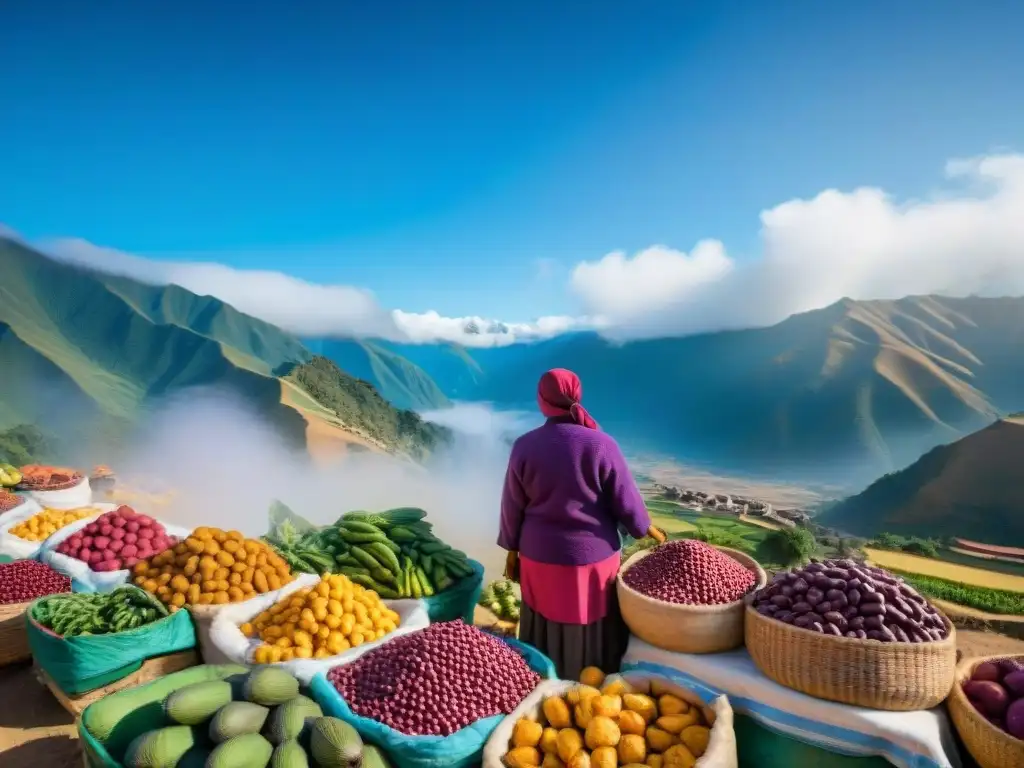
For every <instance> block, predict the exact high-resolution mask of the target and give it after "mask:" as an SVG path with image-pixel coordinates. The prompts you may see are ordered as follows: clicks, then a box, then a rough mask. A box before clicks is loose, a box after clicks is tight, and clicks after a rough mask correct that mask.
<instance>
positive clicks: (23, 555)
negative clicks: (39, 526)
mask: <svg viewBox="0 0 1024 768" xmlns="http://www.w3.org/2000/svg"><path fill="white" fill-rule="evenodd" d="M81 506H82V507H92V508H95V509H96V510H97V511H96V514H95V515H94V516H92V517H91V518H82V519H83V520H86V521H88V520H90V519H92V520H95V519H96V518H97V517H99V516H100V515H101V514H103V513H104V512H106V511H108V510H109V509H115V506H114V505H113V504H82V505H81ZM44 508H45V509H57V508H56V507H41V506H40V505H39V502H37V501H35V500H34V499H31V498H30V499H28V500H26V501H25V503H24V504H19V505H18V506H17V507H15V508H14V509H12V510H11V511H10V512H8V513H7V514H5V515H4V516H3V517H0V555H7V556H8V557H13V558H16V559H18V560H28V559H31V558H33V557H35V556H36V555H38V554H39V552H40V551H42V549H43V547H44V546H45V545H46V543H47V542H48V541H50V539H52V538H53V537H54V536H57V535H58V534H60V533H62V532H63V531H64V528H61V529H60V530H59V531H57V532H56V533H54V534H53V535H52V536H50V537H49V538H47V539H43V540H42V541H29V540H28V539H23V538H21V537H20V536H15V535H14V534H13V533H10V532H9V531H10V529H11V528H13V527H14V526H16V525H17V524H18V523H21V522H24V521H25V520H28V519H29V518H31V517H35V516H36V515H38V514H39V513H40V512H42V511H43V509H44ZM75 508H76V507H68V508H67V509H64V510H60V511H67V510H68V509H75ZM79 522H81V521H80V520H76V521H75V522H74V523H72V524H71V525H77V524H78V523H79ZM71 525H68V526H65V528H70V527H71Z"/></svg>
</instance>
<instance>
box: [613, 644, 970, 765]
mask: <svg viewBox="0 0 1024 768" xmlns="http://www.w3.org/2000/svg"><path fill="white" fill-rule="evenodd" d="M634 669H635V670H638V671H643V672H648V673H653V674H659V675H662V676H664V677H667V678H669V679H671V680H674V681H676V682H678V683H679V684H681V685H684V686H686V687H687V688H689V689H691V690H693V692H694V693H696V694H697V695H698V696H700V697H701V699H703V700H704V701H711V700H712V699H713V698H714V697H715V696H718V695H720V694H723V693H724V694H725V695H726V696H728V697H729V703H730V704H731V705H732V708H733V710H734V711H735V712H736V713H737V714H743V715H747V716H749V717H750V718H751V719H752V720H754V721H755V722H756V723H758V724H759V725H761V726H763V727H765V728H767V729H768V730H771V731H774V732H776V733H780V734H783V735H785V736H789V737H791V738H793V739H796V740H798V741H801V742H804V743H806V744H810V745H813V746H815V747H819V748H821V749H823V750H825V751H827V752H833V753H838V754H841V755H854V756H869V755H878V756H881V757H884V758H885V759H887V760H888V761H889V762H890V763H892V764H893V765H896V766H900V768H961V766H962V763H961V761H960V757H959V754H958V752H957V748H956V742H955V739H954V736H953V731H952V728H951V725H950V721H949V717H948V716H947V714H946V710H945V708H944V707H937V708H935V709H929V710H923V711H919V712H881V711H878V710H873V709H865V708H863V707H851V706H847V705H845V704H837V703H835V702H831V701H824V700H822V699H816V698H813V697H811V696H807V695H806V694H803V693H799V692H797V691H793V690H790V689H789V688H786V687H784V686H781V685H779V684H778V683H776V682H774V681H772V680H770V679H768V678H767V677H766V676H765V675H764V674H763V673H762V672H761V671H760V670H759V669H758V668H757V667H756V666H755V665H754V662H753V660H752V659H751V658H750V654H748V653H747V651H746V649H744V648H741V649H739V650H736V651H730V652H728V653H718V654H708V655H691V654H685V653H673V652H671V651H663V650H661V649H660V648H655V647H654V646H652V645H649V644H648V643H645V642H644V641H642V640H640V639H639V638H637V637H631V638H630V641H629V647H628V649H627V651H626V655H625V656H624V657H623V659H622V671H624V672H625V671H628V670H634ZM739 749H740V756H741V760H740V762H741V764H742V762H743V761H742V754H743V744H740V745H739ZM762 768H776V766H775V765H771V766H770V765H764V766H762ZM778 768H789V766H788V765H786V766H785V767H783V765H782V763H779V764H778ZM815 768H827V763H824V762H822V764H821V765H820V766H815Z"/></svg>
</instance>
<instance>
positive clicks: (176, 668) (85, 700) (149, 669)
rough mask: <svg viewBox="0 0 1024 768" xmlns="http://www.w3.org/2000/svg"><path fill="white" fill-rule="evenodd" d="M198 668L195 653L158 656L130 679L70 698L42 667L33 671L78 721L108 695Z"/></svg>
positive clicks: (197, 658) (147, 661) (146, 662)
mask: <svg viewBox="0 0 1024 768" xmlns="http://www.w3.org/2000/svg"><path fill="white" fill-rule="evenodd" d="M197 664H199V654H198V653H197V652H196V651H195V650H191V651H181V652H180V653H171V654H168V655H167V656H157V657H155V658H152V659H147V660H146V661H145V662H144V663H143V665H142V666H141V667H140V668H139V669H137V670H136V671H135V672H133V673H132V674H130V675H128V677H123V678H121V679H120V680H117V681H115V682H113V683H111V684H110V685H107V686H104V687H103V688H97V689H96V690H95V691H89V692H88V693H83V694H82V695H81V696H69V695H68V694H66V693H64V691H62V690H61V689H60V686H58V685H57V684H56V683H55V682H53V680H51V679H50V676H49V675H48V674H46V672H45V670H43V669H42V668H41V667H39V666H35V667H33V671H34V672H35V675H36V679H38V680H39V682H40V683H42V684H43V685H45V686H46V687H47V688H49V689H50V693H52V694H53V695H54V698H56V699H57V701H59V702H60V705H61V706H62V707H64V709H66V710H67V711H68V712H70V713H71V714H72V715H74V716H75V717H78V716H79V715H81V714H82V712H84V711H85V708H86V707H88V706H89V705H90V704H92V703H93V702H95V701H99V700H100V699H102V698H103V697H104V696H106V695H107V694H110V693H116V692H117V691H123V690H124V689H125V688H134V687H135V686H137V685H143V684H144V683H151V682H153V681H154V680H156V679H157V678H159V677H163V676H164V675H169V674H171V673H172V672H180V671H181V670H183V669H187V668H188V667H194V666H196V665H197Z"/></svg>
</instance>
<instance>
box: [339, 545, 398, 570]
mask: <svg viewBox="0 0 1024 768" xmlns="http://www.w3.org/2000/svg"><path fill="white" fill-rule="evenodd" d="M390 551H391V550H390V549H389V550H388V552H390ZM348 553H349V554H350V555H352V557H354V558H355V559H356V560H358V561H359V564H360V565H361V566H363V567H364V568H366V569H368V570H370V571H372V570H373V569H374V568H377V567H379V566H380V563H379V562H377V558H375V557H374V556H373V555H371V554H370V553H369V552H368V551H367V550H366V549H365V548H364V547H363V546H361V545H360V546H354V547H352V549H350V550H349V551H348Z"/></svg>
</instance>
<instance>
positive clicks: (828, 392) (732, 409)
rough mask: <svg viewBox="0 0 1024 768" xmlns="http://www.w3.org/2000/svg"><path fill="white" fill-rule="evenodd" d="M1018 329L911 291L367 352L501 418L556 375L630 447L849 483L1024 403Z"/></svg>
mask: <svg viewBox="0 0 1024 768" xmlns="http://www.w3.org/2000/svg"><path fill="white" fill-rule="evenodd" d="M1021 329H1024V299H1021V298H994V299H980V298H968V299H949V298H943V297H933V296H924V297H909V298H905V299H901V300H899V301H862V302H858V301H851V300H843V301H841V302H838V303H836V304H834V305H832V306H830V307H826V308H824V309H821V310H816V311H813V312H807V313H804V314H801V315H795V316H793V317H790V318H789V319H787V320H785V321H783V322H781V323H779V324H778V325H775V326H772V327H770V328H760V329H750V330H741V331H727V332H721V333H706V334H700V335H696V336H689V337H685V338H672V339H653V340H646V341H636V342H631V343H627V344H614V343H612V342H609V341H607V340H605V339H603V338H601V337H600V336H598V335H597V334H593V333H578V334H571V335H566V336H562V337H558V338H555V339H552V340H549V341H544V342H539V343H535V344H518V345H513V346H511V347H501V348H489V349H470V350H457V348H453V347H451V346H446V345H396V344H388V343H385V342H378V343H377V344H378V345H379V346H381V347H383V348H385V349H388V350H389V351H391V352H393V353H395V354H397V355H401V356H402V357H404V358H406V359H407V360H410V361H411V362H413V363H414V364H415V365H416V367H417V369H418V370H419V371H422V375H426V376H429V377H430V378H431V379H432V380H433V381H434V383H435V384H436V385H437V387H438V388H439V389H440V390H441V391H443V392H444V393H445V395H447V396H448V397H449V398H452V399H457V400H477V401H490V402H494V403H496V404H498V405H499V406H507V407H516V408H520V407H526V408H533V407H534V392H535V389H534V387H535V382H536V380H537V377H538V376H539V375H540V374H541V373H543V372H544V371H545V370H546V369H548V368H553V367H565V368H570V369H572V370H574V371H576V372H577V373H578V374H579V375H580V376H581V377H582V380H583V385H584V401H585V403H586V404H587V406H588V408H589V409H590V410H591V412H592V413H593V414H594V416H595V418H597V420H598V421H599V422H601V424H602V425H603V426H605V427H606V428H608V429H609V430H612V431H614V432H615V434H616V435H617V436H619V437H621V438H622V439H625V440H628V441H630V442H631V444H632V445H633V447H635V448H636V449H641V450H642V449H653V450H655V451H659V452H664V453H667V454H670V455H673V456H676V457H679V458H680V459H683V460H686V461H690V462H694V463H699V464H704V465H706V466H709V467H714V468H719V469H723V470H730V471H740V472H743V473H748V474H759V475H779V476H785V477H788V478H792V479H803V480H816V481H823V482H828V483H839V484H842V485H844V486H846V487H852V486H856V485H857V484H859V483H863V482H867V481H869V480H870V479H872V478H874V477H878V476H879V475H881V474H883V473H886V472H891V471H893V470H895V469H898V468H900V467H903V466H906V465H907V464H909V463H910V462H912V461H914V460H915V459H916V458H917V457H918V456H920V455H921V453H922V452H923V451H926V450H928V449H929V448H931V447H934V446H936V445H940V444H943V443H948V442H950V441H952V440H955V439H957V438H958V437H962V436H963V435H965V434H969V433H970V432H972V431H974V430H976V429H979V428H981V427H983V426H985V425H986V424H989V423H991V421H992V420H993V419H994V418H995V417H996V415H997V414H998V413H1005V412H1007V411H1011V410H1018V409H1020V408H1021V407H1022V406H1024V388H1022V387H1020V386H1019V382H1020V381H1021V380H1024V333H1022V332H1021ZM456 350H457V352H456ZM419 375H420V374H419V373H418V374H417V376H419ZM369 380H370V381H371V382H373V383H374V384H376V385H379V383H380V382H379V381H378V380H377V379H375V378H372V377H371V378H369Z"/></svg>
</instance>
